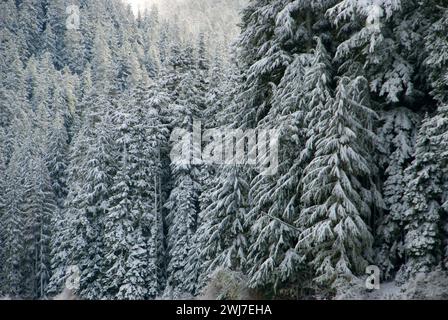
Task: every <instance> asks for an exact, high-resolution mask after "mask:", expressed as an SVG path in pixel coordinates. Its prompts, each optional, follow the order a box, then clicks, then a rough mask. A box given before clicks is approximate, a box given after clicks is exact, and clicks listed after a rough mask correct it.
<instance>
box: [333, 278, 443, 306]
mask: <svg viewBox="0 0 448 320" xmlns="http://www.w3.org/2000/svg"><path fill="white" fill-rule="evenodd" d="M336 299H337V300H448V274H447V273H446V272H443V271H434V272H431V273H429V274H419V275H417V276H416V277H415V278H414V279H412V280H410V281H408V282H407V283H405V284H403V285H398V284H396V283H395V282H385V283H382V284H381V286H380V289H379V290H367V289H366V288H365V286H364V285H363V282H362V281H361V280H360V281H359V282H358V283H353V284H352V285H351V286H350V287H347V288H341V289H340V290H339V294H338V295H337V296H336Z"/></svg>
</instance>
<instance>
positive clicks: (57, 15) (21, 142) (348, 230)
mask: <svg viewBox="0 0 448 320" xmlns="http://www.w3.org/2000/svg"><path fill="white" fill-rule="evenodd" d="M204 1H205V0H204ZM243 2H244V1H237V0H235V1H231V0H228V1H219V3H220V4H222V5H226V6H228V7H229V8H232V7H233V8H239V6H240V5H241V4H242V3H243ZM195 3H200V1H195ZM239 14H240V18H239V20H240V21H241V22H240V25H239V29H240V31H239V34H236V35H235V38H236V39H235V40H232V37H233V36H234V34H233V30H236V29H237V28H236V26H229V28H226V26H225V23H226V21H225V19H223V20H222V21H217V20H212V22H213V23H214V24H213V27H212V28H203V29H202V30H196V31H194V32H192V30H186V29H185V27H184V26H185V23H183V22H182V21H183V20H182V17H181V12H179V17H177V16H176V15H172V16H170V17H169V18H167V17H163V16H162V15H160V14H159V11H158V8H157V7H155V6H154V7H152V8H151V9H149V10H146V11H144V12H140V13H138V14H135V13H134V12H133V11H132V10H131V8H130V7H128V6H126V5H125V4H124V3H123V2H122V1H119V0H107V1H106V0H0V296H7V297H11V298H28V299H46V298H51V297H54V296H56V295H58V294H59V293H61V292H62V291H63V290H64V288H65V287H66V286H67V283H68V281H67V280H68V278H70V277H72V276H73V272H74V273H76V276H77V277H78V279H75V280H76V281H75V283H76V284H77V285H76V287H73V288H70V289H73V291H74V294H76V296H77V297H79V298H81V299H161V298H163V299H180V298H188V299H189V298H194V297H199V296H201V295H203V294H204V292H205V291H207V288H208V287H209V286H210V283H213V282H216V281H218V280H216V279H221V281H224V282H229V283H231V282H232V281H234V282H238V283H239V284H240V285H244V286H245V287H247V290H248V292H250V295H251V297H258V298H269V299H271V298H272V299H276V298H291V299H297V298H322V297H324V298H332V297H334V296H335V295H336V294H337V292H338V288H343V287H344V288H345V287H347V286H349V287H350V286H355V285H358V284H357V283H358V282H356V281H357V280H359V279H363V277H366V267H367V266H369V265H374V266H377V267H378V268H379V270H380V271H381V281H383V282H386V281H388V282H391V281H395V283H399V284H403V283H406V282H408V281H411V279H413V278H414V277H415V276H416V275H418V274H422V273H423V274H429V273H430V272H432V271H435V270H438V271H441V272H444V270H445V269H446V268H447V267H448V37H447V34H448V1H446V0H365V1H357V0H251V1H247V3H246V5H245V6H244V9H242V10H241V12H239ZM235 20H238V19H235ZM209 22H210V20H209ZM216 24H218V26H217V25H216ZM216 30H221V31H220V34H219V36H218V35H216V34H215V32H216ZM226 30H227V31H228V34H223V33H225V31H226ZM197 121H200V122H201V123H202V130H207V129H215V128H224V129H225V130H229V131H231V130H236V129H240V130H244V131H245V132H246V131H248V130H276V131H277V132H278V133H279V138H278V141H277V143H278V166H277V167H276V170H275V172H274V173H273V174H270V175H266V174H263V172H261V171H260V170H259V169H258V168H257V167H255V166H252V165H251V164H250V163H243V164H232V163H230V164H229V163H223V164H216V165H213V164H210V163H206V162H203V161H201V159H196V160H198V161H191V162H188V163H177V162H174V161H172V157H170V154H171V153H172V150H173V148H174V147H175V144H176V141H173V139H172V133H173V131H175V129H176V128H186V129H191V128H192V127H193V126H194V125H193V124H194V122H197ZM445 148H446V149H445ZM271 150H272V146H271ZM73 270H75V271H76V272H75V271H73ZM223 279H224V280H223ZM235 279H236V280H235ZM72 280H73V279H72ZM230 291H231V290H230ZM232 297H234V296H232V295H231V294H230V293H229V292H228V291H226V292H223V293H221V295H219V297H218V298H232Z"/></svg>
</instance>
